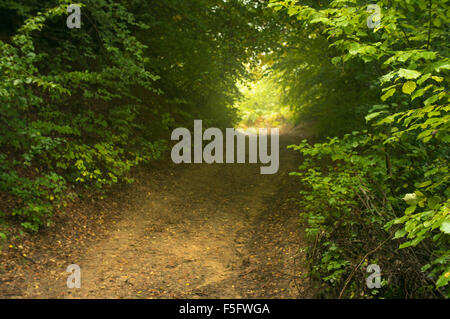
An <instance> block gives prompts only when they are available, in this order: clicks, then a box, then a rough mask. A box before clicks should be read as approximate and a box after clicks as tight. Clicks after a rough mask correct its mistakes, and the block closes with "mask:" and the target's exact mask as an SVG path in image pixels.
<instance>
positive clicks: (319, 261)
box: [271, 0, 450, 297]
mask: <svg viewBox="0 0 450 319" xmlns="http://www.w3.org/2000/svg"><path fill="white" fill-rule="evenodd" d="M369 3H370V2H368V1H359V0H351V1H345V0H335V1H271V6H272V7H273V8H274V10H276V11H281V12H285V14H287V15H289V16H290V17H291V18H292V19H291V20H292V22H291V23H290V24H289V25H287V26H286V29H287V30H288V32H285V33H284V34H286V35H287V36H286V38H285V39H283V40H284V41H285V45H284V47H285V49H284V50H282V51H281V52H280V55H279V57H278V59H277V60H276V61H277V65H276V66H275V68H276V69H277V70H278V72H279V77H280V79H281V80H282V81H283V82H284V86H285V88H286V90H285V91H286V99H287V100H288V102H289V103H290V104H291V105H293V106H294V108H295V110H296V111H297V113H298V114H300V115H302V116H303V117H304V118H305V119H309V120H312V121H314V122H315V123H316V126H317V129H318V131H319V132H320V133H321V136H323V137H324V136H329V138H328V139H327V140H326V141H323V142H321V143H316V144H313V145H311V144H308V143H307V141H303V142H302V143H301V144H300V145H297V146H292V148H293V149H295V150H298V151H300V152H301V153H302V154H304V155H305V160H304V162H303V163H302V164H301V166H300V171H299V172H298V173H293V175H298V176H300V177H301V178H302V181H303V182H304V183H305V184H306V185H309V188H308V189H307V190H305V191H302V195H303V196H302V198H301V206H302V210H304V213H303V214H302V215H303V216H304V217H305V220H306V222H307V224H308V229H307V235H308V236H309V237H310V239H311V246H310V248H309V250H308V253H309V257H310V258H309V261H310V263H311V275H312V276H315V277H316V278H319V279H320V282H321V283H323V284H324V285H325V286H326V287H328V289H327V291H328V293H327V294H330V293H331V295H334V296H347V297H355V296H356V297H359V296H367V295H369V296H370V295H376V294H379V293H380V294H382V295H381V296H383V297H406V296H415V297H417V296H421V297H425V296H442V295H447V296H448V295H449V284H448V283H449V281H450V250H449V249H450V246H449V244H450V242H449V234H450V216H449V208H450V202H449V195H450V189H449V188H448V187H449V183H448V182H449V176H450V175H449V164H448V163H449V162H448V160H449V147H448V143H449V142H450V136H449V123H448V119H449V115H448V111H449V109H450V106H449V104H448V98H449V96H448V92H447V89H448V81H449V78H448V72H449V67H450V63H449V59H448V54H449V46H448V40H449V33H448V23H449V16H450V15H449V10H450V8H449V6H448V1H446V0H442V1H425V0H409V1H396V0H383V1H378V2H377V4H378V6H379V8H380V9H381V16H380V18H379V19H377V18H376V16H375V19H374V16H373V14H374V11H372V12H366V9H367V7H368V4H369ZM368 19H369V20H370V22H374V21H375V23H374V24H375V27H374V28H373V29H371V28H369V27H368V26H369V25H370V23H367V21H368ZM380 19H381V20H380ZM376 20H378V23H379V24H378V23H377V22H376ZM372 263H374V264H379V265H380V267H381V269H382V273H383V283H382V287H383V289H382V292H380V290H376V289H375V290H369V289H367V287H366V286H365V281H364V278H365V277H366V274H365V272H364V270H365V267H364V266H367V265H368V264H372ZM355 277H359V278H358V279H357V280H355Z"/></svg>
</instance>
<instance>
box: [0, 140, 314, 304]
mask: <svg viewBox="0 0 450 319" xmlns="http://www.w3.org/2000/svg"><path fill="white" fill-rule="evenodd" d="M299 140H300V139H299V138H298V137H296V136H294V135H292V133H290V134H283V135H282V136H281V138H280V170H279V172H278V173H277V174H274V175H261V174H259V167H260V165H259V164H234V165H233V164H228V165H224V164H213V165H207V164H197V165H174V164H168V165H166V166H167V167H164V168H162V169H160V170H153V171H151V172H145V173H143V174H142V175H141V176H139V177H138V180H139V182H138V183H135V184H132V185H131V186H130V187H129V190H128V192H127V194H122V195H121V196H118V197H117V198H111V199H110V200H111V201H112V205H113V207H114V206H117V207H120V206H121V205H122V204H123V203H122V202H123V201H125V202H126V208H125V209H122V210H120V212H118V215H117V218H116V219H115V220H109V221H105V222H104V223H106V224H107V225H105V227H104V229H103V233H104V234H103V235H102V236H100V238H99V239H98V240H95V241H90V242H89V243H87V244H86V243H84V244H82V243H81V242H82V240H80V243H78V241H77V239H76V238H75V240H72V241H71V247H72V248H73V249H71V253H70V254H67V255H65V256H64V258H61V257H59V260H54V259H56V257H55V258H54V259H50V260H51V261H52V262H47V263H46V266H45V267H37V266H36V267H34V268H35V270H30V271H31V273H30V272H28V273H27V275H26V278H24V279H23V283H22V286H21V287H23V288H21V289H16V291H15V292H14V293H13V294H12V295H15V296H14V297H25V298H34V297H39V298H298V297H308V296H310V292H309V289H308V288H307V284H306V282H305V280H304V279H302V278H301V272H302V271H303V266H302V263H303V260H302V258H303V256H302V254H301V253H299V248H300V247H301V244H302V242H303V240H302V231H301V229H300V227H299V224H298V208H297V207H296V206H295V204H294V203H293V202H292V201H289V198H291V197H293V196H295V194H296V192H297V191H298V187H299V186H298V184H297V181H296V179H295V178H291V177H288V176H287V174H288V173H289V172H290V171H292V170H293V169H295V167H296V166H297V164H298V161H299V158H298V157H297V154H295V153H294V152H292V151H288V150H286V145H288V144H289V143H292V142H298V141H299ZM115 202H118V203H116V204H115ZM56 244H57V243H55V245H56ZM46 260H47V261H48V258H47V259H46ZM70 263H75V264H78V265H79V266H80V267H81V278H82V279H81V280H82V286H81V288H80V289H68V288H67V287H66V278H67V276H68V273H66V272H65V269H66V267H67V266H68V265H69V264H70ZM38 268H39V270H37V269H38ZM14 280H15V281H17V279H14ZM0 283H1V281H0ZM13 284H14V282H13V283H11V280H10V283H9V285H13ZM17 287H19V286H17ZM1 292H2V290H1V289H0V295H1ZM10 295H11V294H10Z"/></svg>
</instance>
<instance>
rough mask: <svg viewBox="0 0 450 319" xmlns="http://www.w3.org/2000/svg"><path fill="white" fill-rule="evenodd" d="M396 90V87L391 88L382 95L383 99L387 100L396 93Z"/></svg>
mask: <svg viewBox="0 0 450 319" xmlns="http://www.w3.org/2000/svg"><path fill="white" fill-rule="evenodd" d="M395 91H396V89H395V88H393V89H390V90H389V91H387V92H386V93H385V94H384V95H383V96H382V97H381V100H382V101H383V102H384V101H386V100H387V99H388V98H390V97H391V96H392V95H394V93H395Z"/></svg>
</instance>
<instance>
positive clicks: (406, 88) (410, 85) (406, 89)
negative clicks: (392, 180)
mask: <svg viewBox="0 0 450 319" xmlns="http://www.w3.org/2000/svg"><path fill="white" fill-rule="evenodd" d="M415 89H416V82H413V81H408V82H405V84H403V87H402V92H403V93H405V94H409V95H411V93H412V92H414V90H415Z"/></svg>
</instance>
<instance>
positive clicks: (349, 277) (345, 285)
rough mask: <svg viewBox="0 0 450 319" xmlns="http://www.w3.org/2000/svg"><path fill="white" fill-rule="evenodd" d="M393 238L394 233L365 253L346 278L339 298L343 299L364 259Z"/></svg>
mask: <svg viewBox="0 0 450 319" xmlns="http://www.w3.org/2000/svg"><path fill="white" fill-rule="evenodd" d="M391 238H392V235H391V236H389V237H388V238H386V239H385V240H384V241H383V242H382V243H381V244H380V245H378V246H377V247H376V248H374V249H372V250H371V251H369V252H368V253H367V254H365V255H364V257H363V258H362V260H361V261H360V262H359V264H358V265H357V266H356V267H355V268H354V269H353V271H352V272H351V274H350V275H349V276H348V277H347V279H346V280H345V284H344V287H343V288H342V290H341V293H340V294H339V297H338V299H341V297H342V295H343V294H344V291H345V289H346V288H347V285H348V283H349V282H350V280H351V279H352V278H353V275H354V274H355V272H356V271H357V270H358V268H359V267H360V266H361V265H362V263H363V262H364V260H365V259H366V258H367V257H368V256H369V255H371V254H373V253H374V252H376V251H377V250H378V249H380V248H381V247H382V246H383V245H384V244H385V243H387V242H388V241H389V240H390V239H391Z"/></svg>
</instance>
